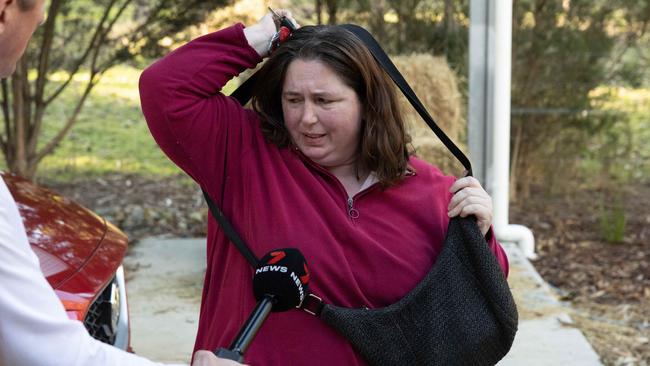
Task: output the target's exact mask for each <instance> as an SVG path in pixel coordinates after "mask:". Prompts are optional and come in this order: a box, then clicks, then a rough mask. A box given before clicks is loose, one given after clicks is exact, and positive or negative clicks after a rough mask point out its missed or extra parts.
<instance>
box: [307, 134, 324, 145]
mask: <svg viewBox="0 0 650 366" xmlns="http://www.w3.org/2000/svg"><path fill="white" fill-rule="evenodd" d="M302 135H303V136H304V137H305V142H306V143H308V144H318V143H320V142H321V141H322V140H323V138H324V137H325V135H326V134H324V133H303V134H302Z"/></svg>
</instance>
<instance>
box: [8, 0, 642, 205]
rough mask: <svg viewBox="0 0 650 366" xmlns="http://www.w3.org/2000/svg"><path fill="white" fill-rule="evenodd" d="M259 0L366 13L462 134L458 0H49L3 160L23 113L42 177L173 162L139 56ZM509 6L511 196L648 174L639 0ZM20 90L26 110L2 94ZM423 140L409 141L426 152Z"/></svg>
mask: <svg viewBox="0 0 650 366" xmlns="http://www.w3.org/2000/svg"><path fill="white" fill-rule="evenodd" d="M269 5H270V6H272V7H275V8H289V9H291V10H292V11H293V12H294V14H295V17H296V18H297V19H298V20H299V21H300V22H301V24H303V25H304V24H317V23H323V24H328V23H347V22H352V23H357V24H362V25H364V26H366V27H367V28H368V29H369V30H370V31H371V32H372V33H373V34H375V36H376V37H377V38H378V40H379V41H380V42H381V43H382V45H383V46H384V47H385V49H386V50H387V51H388V52H389V53H391V54H392V55H395V56H396V59H399V60H400V61H399V62H398V64H399V65H400V68H401V69H404V70H406V69H409V70H410V69H411V68H412V67H411V66H413V65H417V67H418V69H415V70H416V71H414V72H413V71H409V72H408V73H409V74H410V75H411V76H409V78H410V80H411V82H412V84H413V85H414V87H415V88H416V89H420V90H422V91H420V92H419V94H420V96H421V97H422V96H423V95H425V94H426V91H427V90H437V89H436V88H438V86H436V85H438V84H440V83H446V85H448V87H449V88H450V89H446V90H448V91H449V92H448V93H445V92H444V90H443V92H438V94H437V95H450V96H452V95H453V97H451V99H454V100H455V101H456V102H455V103H456V104H454V105H452V104H453V103H452V104H450V103H449V101H441V99H440V98H438V99H436V98H434V97H432V98H430V99H432V100H430V101H428V102H427V105H428V106H429V108H430V109H434V110H435V109H436V108H437V107H436V105H443V104H444V105H443V107H444V108H446V109H445V110H444V111H443V110H441V111H438V112H434V115H436V114H439V115H450V116H454V117H453V118H451V119H448V118H446V117H440V118H442V120H441V124H443V125H444V126H446V127H445V128H446V129H450V131H451V134H452V135H453V136H454V137H455V138H457V139H459V140H461V143H462V142H463V139H464V137H465V133H464V132H463V131H464V128H465V125H466V107H465V106H466V104H467V97H468V96H467V63H468V34H469V0H376V1H370V0H358V1H353V0H278V1H264V0H240V1H233V0H230V1H227V0H216V1H171V0H157V1H144V0H110V1H109V0H75V1H70V0H68V1H66V0H54V1H52V2H51V3H50V15H49V18H48V22H47V23H46V24H45V25H44V26H43V27H41V29H40V30H39V31H38V34H37V36H36V38H35V40H34V42H32V43H31V46H30V49H29V51H28V55H27V56H26V57H25V58H24V60H23V63H22V68H19V74H17V76H14V78H12V79H11V80H6V81H4V82H3V94H2V98H3V99H2V101H3V106H4V113H3V114H4V116H3V117H4V119H3V122H4V125H5V129H4V131H5V132H4V133H3V135H2V143H3V152H4V153H5V157H6V164H5V167H7V168H10V169H11V170H14V171H20V169H19V166H18V165H19V164H16V161H15V159H16V156H17V155H20V154H18V152H17V150H16V149H17V148H18V145H20V142H19V141H15V140H12V138H13V139H15V138H16V134H15V133H13V134H12V133H11V131H12V128H14V127H15V124H16V123H18V122H17V121H18V120H20V119H21V118H22V120H24V121H28V122H29V121H31V123H32V124H31V125H28V126H27V128H26V130H27V132H28V133H27V135H28V136H24V137H23V139H24V140H25V142H23V145H25V146H26V147H23V150H24V151H23V152H22V155H23V156H25V155H27V156H26V157H25V162H23V164H26V165H28V166H31V168H30V169H26V170H23V171H22V172H23V174H26V175H31V176H35V174H36V172H37V167H38V166H39V165H40V164H41V162H42V163H43V164H42V169H41V170H40V171H39V176H44V177H47V176H48V175H49V176H54V175H56V176H57V177H65V176H74V175H75V174H77V175H79V174H81V175H85V174H90V175H93V174H103V173H105V172H110V171H121V170H127V171H129V172H143V173H146V174H174V172H176V170H175V169H174V168H173V167H172V166H171V165H170V164H169V163H168V162H167V161H166V160H165V158H164V157H163V156H162V155H161V154H160V153H159V152H158V151H157V149H156V147H155V145H154V143H153V141H151V139H150V137H149V136H148V133H147V131H146V126H144V122H143V119H142V117H141V115H140V113H139V107H138V97H137V78H138V74H139V72H140V70H141V69H142V68H143V67H145V66H146V65H147V64H149V63H150V62H152V60H154V59H155V58H156V57H159V56H161V55H163V54H164V53H166V52H168V51H169V50H171V49H173V48H175V47H177V46H178V45H180V44H182V43H183V42H186V41H187V40H188V39H191V38H193V37H196V36H198V35H201V34H205V33H207V32H210V31H213V30H216V29H220V28H222V27H225V26H227V25H230V24H232V23H234V22H243V23H244V24H252V23H253V22H255V21H256V20H257V19H259V18H260V17H261V16H262V15H263V14H264V13H265V12H266V7H267V6H269ZM513 7H514V8H513V48H512V49H513V56H512V60H513V62H512V65H513V70H512V139H511V147H512V149H511V151H512V181H511V184H512V188H513V189H512V195H513V199H519V198H522V199H525V198H526V197H528V196H529V195H530V194H531V192H532V191H533V190H541V192H545V193H547V194H558V193H559V194H567V193H570V192H571V191H572V190H574V189H580V188H582V187H585V186H589V187H596V188H599V189H604V190H612V189H617V187H619V186H621V185H627V184H630V183H635V182H648V181H649V179H648V177H649V176H650V174H649V173H650V147H649V146H648V144H646V141H648V140H649V139H650V123H649V119H650V117H649V115H650V113H649V112H650V110H649V109H650V107H649V105H650V35H649V34H648V33H649V32H648V22H649V21H650V2H648V1H647V0H514V2H513ZM50 21H51V24H50ZM48 39H49V43H50V44H49V48H47V47H46V46H48ZM414 55H415V56H414ZM432 56H435V57H432ZM44 57H46V64H45V65H44V64H43V60H44ZM422 57H431V59H430V60H431V61H429V59H426V58H422ZM402 59H404V60H406V61H401V60H402ZM408 60H410V61H408ZM435 60H442V62H443V63H446V65H444V67H443V69H445V70H446V71H444V72H443V71H440V70H442V69H441V68H440V65H439V64H438V61H435ZM21 70H22V73H20V71H21ZM417 70H421V71H417ZM406 73H407V72H405V74H406ZM446 73H447V74H451V77H453V78H454V80H453V83H452V84H453V85H452V84H450V82H449V81H448V78H449V75H447V74H446ZM418 75H420V76H421V75H426V77H418ZM100 80H102V82H101V83H100ZM21 83H22V84H21ZM16 85H17V86H16ZM449 85H452V86H449ZM95 86H97V87H96V88H95ZM232 87H234V84H233V85H229V86H228V88H232ZM41 89H42V90H41ZM39 91H40V94H39ZM91 91H92V92H91ZM59 92H60V93H59ZM432 94H435V93H432ZM53 97H54V98H53ZM21 98H22V100H23V104H24V105H27V106H30V108H31V109H30V110H29V111H26V110H24V108H23V110H22V111H21V110H17V109H16V108H13V107H12V106H13V104H15V102H16V100H17V99H21ZM444 108H443V109H444ZM21 113H22V116H23V117H20V116H19V115H20V114H21ZM39 116H42V120H43V121H42V126H41V125H40V124H39V123H40V122H38V121H37V119H38V117H39ZM71 121H72V123H70V122H71ZM37 122H38V123H37ZM73 126H74V128H73ZM417 128H419V127H417V126H416V127H414V129H413V130H412V131H413V134H414V135H415V136H416V137H417V136H423V135H424V134H425V133H424V132H422V131H419V130H418V129H417ZM62 131H63V133H61V132H62ZM57 138H59V141H56V139H57ZM52 141H54V142H52ZM416 143H417V141H416ZM29 146H32V147H34V149H33V151H31V152H30V151H29V149H28V147H29ZM47 147H49V148H50V149H49V150H45V151H44V152H45V153H44V154H43V149H44V148H47ZM416 147H418V146H416ZM39 148H40V149H41V151H40V152H39ZM12 149H13V150H12ZM429 150H430V149H428V148H426V147H425V148H422V147H421V146H420V147H418V153H419V154H421V155H425V157H429V156H430V157H431V159H432V160H434V161H437V159H438V158H436V157H435V155H436V154H434V153H428V152H427V151H429ZM30 154H32V155H31V157H30ZM39 154H40V155H39ZM12 159H13V160H12ZM440 164H441V165H443V166H444V165H445V163H442V162H441V163H440Z"/></svg>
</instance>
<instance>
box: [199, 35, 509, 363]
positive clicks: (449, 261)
mask: <svg viewBox="0 0 650 366" xmlns="http://www.w3.org/2000/svg"><path fill="white" fill-rule="evenodd" d="M342 27H343V28H345V29H347V30H348V31H350V32H352V33H353V34H354V35H355V36H357V37H358V38H359V39H360V40H361V41H362V42H363V43H364V44H365V45H366V46H367V47H368V49H369V50H370V51H371V53H372V54H373V56H374V57H375V59H376V60H377V62H379V64H380V65H381V66H382V67H383V68H384V70H385V71H386V72H387V73H388V74H389V75H390V77H391V78H392V79H393V81H394V82H395V83H396V84H397V86H398V87H399V88H400V90H401V91H402V92H403V93H404V95H405V96H406V97H407V99H408V100H409V102H411V104H412V105H413V107H415V109H416V110H417V111H418V113H419V114H420V116H421V117H422V118H423V119H424V120H425V122H427V124H428V125H429V127H430V128H431V129H432V130H433V132H434V133H435V134H436V135H437V136H438V138H440V140H441V141H442V142H443V143H444V145H445V146H446V147H447V148H448V149H449V150H450V151H451V152H452V154H453V155H454V156H455V157H456V158H457V159H458V160H459V161H460V162H461V163H462V164H463V166H464V167H465V169H466V170H467V171H468V175H471V171H472V169H471V164H470V162H469V160H468V159H467V157H466V156H465V155H464V154H463V153H462V151H461V150H460V149H459V148H458V147H457V146H456V145H455V144H454V143H453V142H452V141H451V139H449V137H448V136H447V135H445V133H444V132H443V131H442V130H441V129H440V128H439V127H438V126H437V125H436V124H435V122H434V121H433V118H431V116H430V115H429V113H428V112H427V111H426V109H425V108H424V106H423V105H422V103H421V102H420V100H419V99H418V98H417V96H416V95H415V93H414V92H413V90H412V89H411V88H410V86H409V85H408V83H407V82H406V81H405V80H404V78H403V77H402V75H401V74H400V73H399V71H398V70H397V68H396V67H395V66H394V65H393V63H392V62H391V61H390V59H389V58H388V56H386V54H385V53H384V51H383V50H382V49H381V47H380V46H379V44H378V43H377V42H376V41H375V39H374V38H373V37H372V36H371V35H370V33H368V32H367V31H366V30H365V29H363V28H361V27H359V26H356V25H351V24H346V25H342ZM255 80H256V75H253V76H251V77H250V78H249V79H248V80H246V82H244V83H243V84H242V85H241V86H240V87H239V88H238V89H237V90H235V91H234V92H233V94H232V96H233V97H235V98H236V99H237V100H238V101H239V102H240V103H241V104H242V105H245V104H246V103H247V102H248V100H249V99H250V97H251V91H252V88H253V87H254V85H255ZM203 193H204V195H205V199H206V200H207V202H208V206H209V208H210V211H211V212H212V215H213V216H214V217H215V219H216V220H217V221H218V222H219V225H221V227H222V229H223V230H224V232H225V234H226V235H227V236H228V238H229V239H230V241H232V243H233V244H234V245H235V246H236V247H237V249H238V250H239V251H240V252H241V253H242V255H243V256H244V257H245V258H246V259H247V260H248V262H249V263H250V264H251V265H252V266H253V268H255V267H257V262H258V259H257V257H256V256H255V254H254V253H253V252H252V251H251V250H250V248H248V246H247V245H246V244H245V243H244V242H243V240H242V239H241V238H240V237H239V235H238V234H237V232H236V231H235V230H234V228H233V227H232V225H231V224H230V223H229V222H228V220H227V219H226V217H225V216H224V215H223V214H222V213H221V211H220V210H219V209H218V208H217V206H216V205H215V204H214V202H213V201H212V200H211V199H210V197H209V195H208V194H207V193H206V192H205V191H204V192H203ZM301 308H302V309H303V310H305V311H306V312H308V313H310V314H312V315H314V316H317V317H319V318H320V319H322V320H323V321H324V322H325V323H327V324H328V325H329V326H331V327H332V328H334V329H335V330H337V331H338V332H339V333H340V334H341V335H343V336H344V337H345V338H346V339H347V340H348V341H349V342H350V343H351V344H352V346H353V347H354V348H355V349H356V350H357V352H359V354H361V355H362V356H363V357H364V358H365V359H366V360H367V361H368V362H369V363H370V364H371V365H375V366H382V365H387V366H388V365H390V366H393V365H395V366H397V365H441V366H442V365H445V366H449V365H468V366H469V365H472V366H479V365H494V364H496V363H497V362H498V361H499V360H501V359H502V358H503V356H505V355H506V354H507V353H508V351H509V350H510V347H511V346H512V342H513V341H514V337H515V333H516V332H517V323H518V314H517V308H516V306H515V302H514V300H513V298H512V294H511V293H510V289H509V287H508V283H507V282H506V278H505V276H504V275H503V272H502V271H501V268H500V266H499V264H498V262H497V261H496V258H495V257H494V255H493V254H492V252H491V251H490V250H489V248H488V246H487V243H486V241H485V238H484V237H483V235H482V234H481V232H480V230H479V229H478V226H477V225H476V222H475V218H473V217H469V218H460V217H455V218H452V219H451V220H450V222H449V227H448V229H447V236H446V238H445V243H444V247H443V249H442V252H441V253H440V255H439V256H438V258H437V260H436V263H435V264H434V265H433V268H431V270H430V271H429V273H428V274H427V275H426V277H425V278H424V279H423V280H422V281H421V282H420V283H419V284H418V285H417V286H416V287H415V288H414V289H413V290H411V292H409V293H408V294H407V295H406V296H405V297H404V298H402V299H401V300H400V301H398V302H397V303H394V304H392V305H390V306H387V307H384V308H379V309H348V308H342V307H337V306H334V305H330V304H326V303H324V302H323V301H322V300H321V299H320V298H319V297H318V296H317V295H315V294H313V293H312V294H309V297H308V298H307V299H306V300H305V301H304V303H303V304H302V307H301Z"/></svg>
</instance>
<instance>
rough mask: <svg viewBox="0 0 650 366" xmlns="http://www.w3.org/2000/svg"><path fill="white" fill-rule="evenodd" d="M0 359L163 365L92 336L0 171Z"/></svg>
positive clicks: (28, 363)
mask: <svg viewBox="0 0 650 366" xmlns="http://www.w3.org/2000/svg"><path fill="white" fill-rule="evenodd" d="M0 314H1V315H0V365H24V366H50V365H51V366H56V365H69V366H85V365H100V366H101V365H124V366H155V365H161V364H158V363H154V362H151V361H149V360H147V359H145V358H142V357H139V356H136V355H134V354H131V353H127V352H124V351H122V350H119V349H117V348H115V347H112V346H109V345H107V344H104V343H102V342H100V341H98V340H96V339H94V338H91V337H90V335H88V332H87V331H86V328H85V327H84V326H83V324H82V323H81V322H79V321H77V320H72V319H69V318H68V316H67V315H66V312H65V309H64V308H63V305H62V304H61V301H59V299H58V297H57V296H56V294H55V293H54V290H52V287H50V285H49V284H48V283H47V281H46V280H45V277H43V274H42V272H41V270H40V266H39V264H38V258H37V257H36V255H35V254H34V252H33V251H32V250H31V248H30V247H29V243H28V241H27V235H26V234H25V229H24V226H23V223H22V219H21V218H20V215H19V213H18V209H17V207H16V204H15V202H14V200H13V198H12V197H11V194H10V193H9V191H8V189H7V187H6V185H5V183H4V181H3V179H2V178H1V177H0Z"/></svg>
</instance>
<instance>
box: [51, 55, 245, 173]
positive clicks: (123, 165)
mask: <svg viewBox="0 0 650 366" xmlns="http://www.w3.org/2000/svg"><path fill="white" fill-rule="evenodd" d="M140 73H141V70H137V69H134V68H131V67H127V66H119V67H115V68H113V69H111V70H110V71H109V72H108V73H107V74H106V75H105V76H104V77H103V78H102V81H101V82H100V83H99V85H97V86H96V87H95V88H94V89H93V91H92V93H91V95H90V96H89V97H88V99H87V101H86V103H85V105H84V108H83V109H82V111H81V113H80V115H79V118H78V121H77V123H76V124H75V125H74V127H73V128H72V130H71V131H70V133H69V135H68V136H67V137H66V138H65V139H64V140H63V142H62V143H61V145H60V146H59V147H58V148H57V149H56V151H55V153H54V154H52V155H50V156H48V157H46V158H45V159H44V160H43V161H42V163H41V165H40V166H39V169H38V179H39V180H55V181H62V182H65V181H71V180H76V179H88V178H94V177H100V176H103V175H105V174H111V173H120V174H132V173H133V174H135V173H137V174H141V175H148V176H151V175H154V176H169V175H174V174H179V173H180V172H181V171H180V169H178V168H177V167H176V166H175V165H174V164H173V163H172V162H171V161H169V159H167V157H166V156H165V155H164V154H163V153H162V151H161V150H160V149H159V148H158V146H157V145H156V143H155V141H154V140H153V138H152V137H151V135H150V134H149V130H148V129H147V125H146V122H145V120H144V117H143V116H142V111H141V110H140V98H139V94H138V78H139V76H140ZM64 76H65V75H54V76H53V78H52V83H51V84H53V85H56V84H57V83H58V82H59V80H63V78H64ZM87 77H88V76H87V75H84V74H82V75H79V76H78V77H75V81H74V82H73V83H72V84H71V85H70V86H69V87H68V89H67V90H66V91H65V92H64V93H63V94H62V95H61V96H60V97H59V98H58V99H56V100H55V102H53V104H52V105H51V106H50V107H49V108H48V109H47V113H46V117H45V121H44V126H43V134H42V137H41V141H40V143H41V145H43V144H45V143H46V142H47V141H49V140H50V138H51V137H52V136H54V135H55V134H56V133H57V132H58V131H59V130H60V128H61V127H62V126H63V124H64V121H65V120H66V119H67V116H68V115H70V113H71V110H72V108H73V106H74V103H76V101H77V100H78V98H79V96H80V94H81V92H82V88H83V87H84V86H85V79H87ZM234 86H235V84H232V85H231V84H228V85H227V86H226V88H225V91H226V92H227V93H229V92H230V91H232V90H233V89H234Z"/></svg>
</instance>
